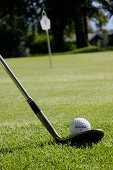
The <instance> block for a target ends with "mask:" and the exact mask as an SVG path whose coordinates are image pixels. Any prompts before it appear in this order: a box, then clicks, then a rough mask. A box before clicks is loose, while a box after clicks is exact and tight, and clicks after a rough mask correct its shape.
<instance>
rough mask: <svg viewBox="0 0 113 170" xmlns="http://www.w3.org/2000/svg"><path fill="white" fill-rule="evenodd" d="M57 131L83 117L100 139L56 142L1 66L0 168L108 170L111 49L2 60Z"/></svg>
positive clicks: (111, 155)
mask: <svg viewBox="0 0 113 170" xmlns="http://www.w3.org/2000/svg"><path fill="white" fill-rule="evenodd" d="M6 61H7V63H8V64H9V65H10V67H11V69H12V70H13V72H14V73H15V74H16V76H17V77H18V79H19V80H20V81H21V83H22V84H23V86H24V87H25V89H26V90H27V91H28V93H29V94H30V95H31V97H32V98H33V99H34V100H35V101H36V102H37V104H38V105H39V107H40V108H41V109H42V110H43V112H44V113H45V115H46V116H47V118H48V119H49V120H50V122H51V123H52V124H53V126H54V127H55V129H56V130H57V131H58V133H59V134H60V135H61V136H65V137H67V136H68V135H69V125H70V123H71V121H72V120H73V119H75V118H77V117H84V118H86V119H87V120H88V121H89V122H90V123H91V127H92V129H97V128H100V129H103V130H104V132H105V136H104V138H103V139H102V140H101V141H100V142H99V143H98V144H92V146H88V145H86V146H77V145H74V146H71V145H70V144H69V143H68V144H64V145H62V144H56V142H55V141H54V139H53V138H52V137H51V135H50V134H49V133H48V132H47V130H46V129H45V127H44V126H43V125H42V123H41V122H40V121H39V120H38V118H37V117H36V116H35V115H34V113H33V112H32V110H31V109H30V107H29V106H28V104H27V103H26V102H25V100H24V98H23V96H22V95H21V93H20V92H19V90H18V89H17V87H16V86H15V85H14V83H13V82H12V80H10V78H9V77H8V75H7V73H6V72H5V71H4V69H3V68H2V66H1V65H0V169H8V170H10V169H15V170H17V169H48V170H50V169H62V170H64V169H95V170H96V169H113V145H112V144H113V52H98V53H85V54H68V55H54V56H53V63H54V68H53V69H50V67H49V57H48V56H40V57H29V58H15V59H6Z"/></svg>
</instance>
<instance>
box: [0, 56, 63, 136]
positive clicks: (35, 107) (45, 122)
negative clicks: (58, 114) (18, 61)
mask: <svg viewBox="0 0 113 170" xmlns="http://www.w3.org/2000/svg"><path fill="white" fill-rule="evenodd" d="M0 61H1V63H2V65H3V67H4V68H5V70H6V72H7V73H8V75H9V76H10V78H11V79H12V80H13V82H14V83H15V84H16V86H17V87H18V89H19V90H20V92H21V93H22V94H23V96H24V97H25V99H26V100H27V102H28V104H29V106H30V107H31V108H32V110H33V111H34V113H35V114H36V116H37V117H38V118H39V120H40V121H41V122H42V123H43V125H44V126H45V127H46V129H47V130H48V131H49V133H50V134H51V135H52V136H53V137H54V138H55V139H61V137H60V136H59V135H58V134H57V132H56V131H55V129H54V128H53V126H52V125H51V123H50V122H49V120H48V119H47V117H46V116H45V115H44V113H43V112H42V111H41V110H40V108H39V107H38V105H37V104H36V103H35V102H34V100H33V99H32V98H31V97H30V96H29V94H28V93H27V91H26V90H25V89H24V87H23V86H22V84H21V83H20V82H19V80H18V79H17V77H16V76H15V75H14V73H13V72H12V70H11V69H10V68H9V66H8V65H7V63H6V62H5V60H4V59H3V57H2V56H1V55H0Z"/></svg>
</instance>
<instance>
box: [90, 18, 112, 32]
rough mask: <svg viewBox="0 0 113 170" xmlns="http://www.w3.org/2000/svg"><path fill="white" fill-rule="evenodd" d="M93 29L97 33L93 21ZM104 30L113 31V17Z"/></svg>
mask: <svg viewBox="0 0 113 170" xmlns="http://www.w3.org/2000/svg"><path fill="white" fill-rule="evenodd" d="M90 23H91V26H92V28H93V29H94V30H95V31H96V30H97V28H96V25H95V23H94V22H93V21H90ZM103 28H104V29H107V30H113V16H112V17H111V18H110V19H109V22H108V23H107V24H106V26H104V27H103Z"/></svg>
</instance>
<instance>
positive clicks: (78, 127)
mask: <svg viewBox="0 0 113 170" xmlns="http://www.w3.org/2000/svg"><path fill="white" fill-rule="evenodd" d="M69 130H70V133H71V134H72V135H75V134H78V133H81V132H84V131H87V130H91V125H90V123H89V122H88V121H87V120H86V119H84V118H76V119H74V120H72V122H71V124H70V127H69Z"/></svg>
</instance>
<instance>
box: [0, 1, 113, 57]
mask: <svg viewBox="0 0 113 170" xmlns="http://www.w3.org/2000/svg"><path fill="white" fill-rule="evenodd" d="M95 3H98V5H97V6H96V5H94V4H95ZM43 10H45V11H46V13H47V15H48V17H49V18H50V20H51V32H50V33H51V35H52V39H53V41H52V42H53V45H54V48H55V51H56V52H57V51H64V33H66V32H68V33H70V32H72V31H74V32H75V33H76V42H75V43H76V46H77V48H82V47H86V46H88V44H89V42H88V31H89V29H90V28H89V25H88V23H89V21H90V20H91V19H93V20H95V22H96V25H97V26H98V27H99V29H102V26H103V25H104V24H106V23H107V21H108V18H110V17H111V16H112V15H113V0H62V1H58V0H16V1H15V0H12V1H9V0H4V1H3V2H2V3H1V4H0V53H1V54H2V55H4V56H7V57H17V56H25V55H28V54H29V52H30V51H31V52H32V50H33V48H37V50H35V52H37V53H38V47H37V46H36V47H35V45H34V46H33V43H34V39H36V37H35V36H36V33H37V32H38V34H37V36H39V37H40V34H42V30H41V28H40V19H41V14H42V11H43ZM106 11H107V12H108V15H107V16H106V15H105V12H106ZM34 44H35V43H34ZM44 45H45V44H40V45H39V46H42V47H43V46H44ZM42 53H43V49H42Z"/></svg>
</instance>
